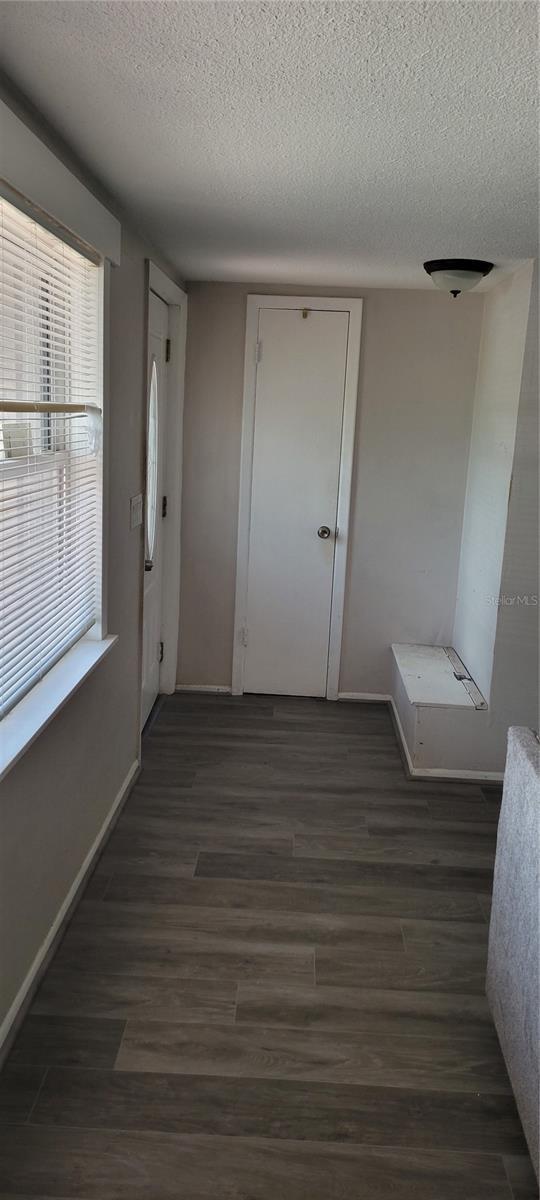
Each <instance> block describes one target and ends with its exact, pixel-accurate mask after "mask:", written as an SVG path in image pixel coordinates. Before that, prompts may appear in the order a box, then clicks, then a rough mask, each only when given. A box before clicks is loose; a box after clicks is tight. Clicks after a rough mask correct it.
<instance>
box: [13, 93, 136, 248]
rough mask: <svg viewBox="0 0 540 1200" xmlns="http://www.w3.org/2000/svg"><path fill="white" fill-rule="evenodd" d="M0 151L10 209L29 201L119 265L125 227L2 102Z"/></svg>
mask: <svg viewBox="0 0 540 1200" xmlns="http://www.w3.org/2000/svg"><path fill="white" fill-rule="evenodd" d="M0 146H1V156H0V176H2V180H4V181H5V183H7V185H8V189H12V191H11V190H7V191H6V192H5V193H4V192H3V189H2V193H3V194H5V196H6V198H7V199H8V200H9V201H10V202H11V203H15V204H16V203H17V195H18V198H19V199H20V200H21V201H22V202H23V203H24V201H30V203H31V204H32V205H34V206H35V207H36V208H38V209H40V210H41V211H42V212H43V213H45V214H47V216H49V217H51V218H52V219H53V220H54V221H55V222H58V223H59V224H60V225H62V226H63V227H64V228H65V229H67V230H68V231H69V232H70V233H71V234H73V236H74V237H75V238H77V239H80V240H81V241H82V242H84V243H85V244H86V245H87V246H89V247H91V248H92V249H93V250H97V252H98V254H100V255H101V257H102V258H108V259H110V261H111V262H113V263H117V264H118V263H119V262H120V252H121V227H120V222H119V221H118V220H117V219H116V217H113V215H112V213H110V212H109V211H108V209H106V208H105V206H104V205H103V204H101V203H100V201H99V200H96V197H95V196H94V195H92V192H89V191H88V188H86V187H85V186H84V184H83V183H81V182H80V180H78V179H76V177H75V175H72V174H71V171H68V168H67V167H65V166H64V164H63V163H62V162H60V159H59V158H57V157H56V155H55V154H53V152H52V150H49V148H48V146H45V145H44V143H43V142H42V141H41V140H40V138H38V137H37V136H36V134H35V133H33V132H32V130H30V129H29V128H28V126H27V125H25V124H24V121H21V119H20V117H17V116H16V115H15V113H14V112H12V110H11V109H10V108H9V107H8V105H7V104H5V103H4V102H3V101H0ZM26 211H27V210H26ZM34 215H35V217H36V219H38V215H37V214H34Z"/></svg>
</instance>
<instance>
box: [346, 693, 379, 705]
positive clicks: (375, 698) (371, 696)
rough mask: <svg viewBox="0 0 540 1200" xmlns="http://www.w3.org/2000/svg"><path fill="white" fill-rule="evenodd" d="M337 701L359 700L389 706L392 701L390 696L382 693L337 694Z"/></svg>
mask: <svg viewBox="0 0 540 1200" xmlns="http://www.w3.org/2000/svg"><path fill="white" fill-rule="evenodd" d="M338 700H359V701H363V702H364V703H366V701H367V702H368V703H370V704H389V703H390V702H391V700H392V697H391V696H386V695H385V694H384V692H338Z"/></svg>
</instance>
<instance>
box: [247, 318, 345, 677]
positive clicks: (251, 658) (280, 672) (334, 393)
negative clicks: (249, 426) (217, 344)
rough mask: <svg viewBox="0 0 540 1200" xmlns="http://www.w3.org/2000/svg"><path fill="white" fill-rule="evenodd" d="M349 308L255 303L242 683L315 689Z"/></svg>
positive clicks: (330, 556)
mask: <svg viewBox="0 0 540 1200" xmlns="http://www.w3.org/2000/svg"><path fill="white" fill-rule="evenodd" d="M348 329H349V313H348V312H339V311H337V312H336V311H330V310H328V311H326V310H325V311H314V310H311V311H309V312H308V314H307V316H306V317H304V316H303V311H302V309H301V308H290V309H285V308H279V309H276V308H262V307H261V309H260V311H259V330H258V338H259V364H258V368H257V384H256V404H255V434H254V451H253V481H252V497H251V525H250V538H249V563H248V596H247V629H246V639H247V650H246V659H245V671H244V690H245V691H247V692H263V693H264V692H266V693H273V694H283V695H295V696H324V695H325V694H326V676H327V669H328V641H329V632H330V614H331V601H332V578H333V567H334V551H335V532H336V513H337V499H338V485H339V468H340V450H341V431H342V420H343V403H344V386H345V372H346V359H347V338H348Z"/></svg>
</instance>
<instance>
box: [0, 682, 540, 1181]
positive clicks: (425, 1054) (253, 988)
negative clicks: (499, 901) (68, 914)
mask: <svg viewBox="0 0 540 1200" xmlns="http://www.w3.org/2000/svg"><path fill="white" fill-rule="evenodd" d="M143 751H144V756H143V770H142V773H141V775H140V778H139V780H138V782H137V784H136V786H135V788H134V789H133V791H132V793H131V795H130V797H129V799H128V802H127V804H126V806H125V809H124V811H123V813H122V815H121V817H120V819H119V821H118V823H117V825H116V828H115V829H114V831H113V833H112V835H111V837H110V839H109V842H108V844H107V846H106V848H105V850H104V853H103V854H102V857H101V859H100V861H99V863H98V866H97V868H96V871H95V873H94V876H93V878H92V880H91V881H90V883H89V885H88V888H87V890H86V893H85V896H84V898H83V900H82V901H81V903H80V905H79V907H78V909H77V911H76V913H75V916H74V918H73V920H72V922H71V924H70V926H69V928H68V930H67V932H66V934H65V937H64V939H63V942H62V944H61V946H60V948H59V950H58V952H57V954H56V956H55V959H54V961H53V962H52V964H51V966H50V968H49V970H48V972H47V975H46V977H45V979H44V980H43V983H42V985H41V987H40V989H39V991H38V993H37V995H36V997H35V1000H34V1003H33V1006H32V1008H31V1011H30V1012H29V1014H28V1016H27V1018H26V1020H25V1022H24V1024H23V1026H22V1029H21V1031H20V1033H19V1036H18V1038H17V1041H16V1043H15V1045H14V1047H13V1050H12V1053H11V1056H10V1058H9V1060H8V1063H7V1064H6V1066H5V1068H4V1071H3V1073H2V1075H1V1076H0V1200H15V1198H16V1197H18V1198H19V1200H21V1198H26V1200H30V1197H32V1198H33V1200H60V1198H62V1200H534V1198H535V1197H536V1198H537V1197H538V1190H537V1187H536V1183H535V1181H534V1176H533V1174H532V1168H531V1166H530V1162H529V1159H528V1156H527V1150H526V1146H525V1143H524V1140H523V1134H522V1130H521V1126H520V1122H519V1118H518V1115H517V1112H516V1108H515V1103H514V1100H513V1096H512V1092H511V1088H510V1084H509V1081H508V1078H507V1074H506V1071H505V1067H504V1063H503V1060H502V1056H501V1053H500V1050H499V1046H498V1043H497V1039H496V1036H495V1032H494V1028H493V1025H492V1021H491V1017H490V1013H489V1009H488V1006H487V1003H486V1000H485V996H484V972H485V965H486V951H487V934H488V925H487V921H488V919H489V896H490V888H491V878H492V868H493V860H494V852H495V841H496V831H497V816H498V799H499V797H498V795H497V792H496V790H495V789H489V790H486V791H483V790H482V789H481V788H479V787H476V786H473V785H465V784H463V785H462V784H455V783H447V784H441V783H424V782H412V781H410V780H408V779H407V778H406V776H405V774H404V771H403V768H402V764H401V759H400V755H399V751H398V747H397V744H396V740H395V736H394V732H393V728H392V724H391V721H390V716H389V713H388V710H387V708H386V706H384V705H381V706H379V705H367V704H366V705H355V704H341V703H340V704H330V703H327V702H325V701H317V700H299V699H298V700H297V699H290V698H276V697H243V698H241V699H232V698H230V697H223V696H222V697H214V696H203V695H191V694H186V695H176V696H173V697H170V698H168V699H167V700H166V701H165V702H164V703H163V705H162V706H161V709H160V711H159V713H158V715H157V718H156V719H155V720H154V721H153V722H152V723H151V725H150V728H149V730H148V732H147V734H146V736H145V739H144V744H143Z"/></svg>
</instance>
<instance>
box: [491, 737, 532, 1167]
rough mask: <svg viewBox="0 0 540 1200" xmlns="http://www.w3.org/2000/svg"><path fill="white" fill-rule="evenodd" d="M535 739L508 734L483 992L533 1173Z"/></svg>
mask: <svg viewBox="0 0 540 1200" xmlns="http://www.w3.org/2000/svg"><path fill="white" fill-rule="evenodd" d="M539 854H540V744H539V742H538V739H537V737H536V736H535V734H534V733H532V731H531V730H530V729H521V728H514V729H510V730H509V734H508V756H507V761H506V772H505V777H504V791H503V802H502V809H501V819H500V824H499V833H498V839H497V858H496V863H495V884H494V890H493V909H492V914H491V926H490V933H489V960H488V974H487V994H488V999H489V1003H490V1005H491V1010H492V1013H493V1018H494V1020H495V1025H496V1027H497V1033H498V1035H499V1040H500V1043H501V1046H502V1050H503V1054H504V1057H505V1060H506V1065H507V1068H508V1073H509V1075H510V1079H511V1082H512V1087H513V1089H514V1094H515V1097H516V1101H517V1105H518V1109H519V1113H520V1116H521V1120H522V1123H523V1128H524V1131H525V1136H526V1138H527V1141H528V1144H529V1150H530V1153H531V1158H532V1161H533V1164H534V1168H535V1170H536V1173H537V1175H538V1172H539V1162H538V1117H539V1067H538V1059H539V1011H540V990H539V973H538V940H539V939H538V927H539V865H538V864H539Z"/></svg>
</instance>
